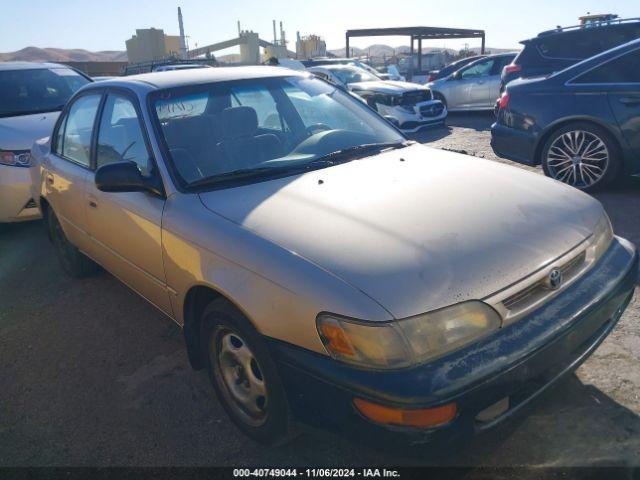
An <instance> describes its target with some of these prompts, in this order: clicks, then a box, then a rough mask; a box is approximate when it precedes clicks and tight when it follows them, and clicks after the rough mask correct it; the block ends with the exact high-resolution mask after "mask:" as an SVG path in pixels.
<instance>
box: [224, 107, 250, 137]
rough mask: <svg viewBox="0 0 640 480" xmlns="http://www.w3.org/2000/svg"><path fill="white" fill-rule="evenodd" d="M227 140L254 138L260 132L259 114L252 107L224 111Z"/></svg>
mask: <svg viewBox="0 0 640 480" xmlns="http://www.w3.org/2000/svg"><path fill="white" fill-rule="evenodd" d="M221 120H222V129H223V131H224V137H225V138H238V137H247V136H252V135H254V134H255V133H256V131H257V130H258V114H257V113H256V111H255V110H254V109H253V108H251V107H231V108H225V109H224V110H223V111H222V118H221Z"/></svg>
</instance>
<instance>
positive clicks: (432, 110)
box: [420, 103, 444, 117]
mask: <svg viewBox="0 0 640 480" xmlns="http://www.w3.org/2000/svg"><path fill="white" fill-rule="evenodd" d="M443 110H444V105H443V104H442V103H436V104H433V105H423V106H421V107H420V115H422V116H423V117H437V116H438V115H441V114H442V111H443Z"/></svg>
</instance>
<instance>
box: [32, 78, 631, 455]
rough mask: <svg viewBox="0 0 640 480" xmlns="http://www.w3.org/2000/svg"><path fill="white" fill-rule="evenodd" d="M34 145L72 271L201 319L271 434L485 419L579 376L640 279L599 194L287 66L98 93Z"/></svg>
mask: <svg viewBox="0 0 640 480" xmlns="http://www.w3.org/2000/svg"><path fill="white" fill-rule="evenodd" d="M294 99H295V100H294ZM300 99H304V102H303V103H300ZM299 105H301V106H299ZM274 116H275V117H276V118H278V119H279V120H280V122H279V124H278V125H277V126H274V127H269V126H267V122H268V121H269V119H271V118H274ZM33 155H34V157H36V158H37V163H38V165H39V166H40V168H41V178H42V182H41V185H40V195H39V196H38V202H39V203H40V205H41V206H42V209H43V212H44V213H45V214H46V218H47V225H48V228H49V232H50V235H51V238H52V240H53V244H54V247H55V250H56V252H57V254H58V256H59V258H60V261H61V263H62V266H63V267H64V269H65V270H66V271H67V272H69V273H70V274H72V275H75V276H83V275H87V274H89V273H90V272H91V271H92V269H93V268H94V263H93V261H95V262H97V263H99V264H101V265H102V266H103V267H104V268H106V269H107V270H109V271H110V272H112V273H113V274H114V275H116V276H117V277H118V278H120V279H121V280H123V281H124V282H126V283H127V285H129V286H130V287H131V288H133V289H134V290H135V291H136V292H138V293H139V294H140V295H142V296H143V297H144V298H146V299H147V300H149V301H150V302H151V303H152V304H153V305H155V306H156V307H157V308H158V309H160V310H161V311H162V312H164V313H165V314H166V315H168V316H169V317H170V318H172V319H173V320H174V321H175V322H176V323H178V324H179V325H181V326H183V328H184V337H185V341H186V346H187V352H188V356H189V359H190V362H191V364H192V366H193V367H194V368H197V369H201V368H206V369H207V372H208V374H209V378H210V380H211V383H212V384H213V387H214V389H215V390H216V392H217V395H218V398H219V400H220V402H221V404H222V405H223V406H224V408H225V409H226V411H227V412H228V414H229V416H230V417H231V419H232V420H233V421H234V422H235V424H236V425H237V426H238V427H239V428H240V429H241V430H242V431H243V432H245V433H246V434H247V435H249V436H250V437H252V438H254V439H256V440H258V441H261V442H264V443H269V444H274V443H278V442H281V441H283V440H285V439H287V438H288V436H289V434H290V432H291V426H292V424H293V423H294V420H301V421H306V422H312V423H314V424H316V425H318V426H324V427H334V426H335V427H339V428H342V429H345V430H349V431H351V432H353V433H354V434H357V435H359V436H360V437H361V438H364V437H365V436H366V437H367V438H369V437H372V436H375V435H378V436H380V437H379V438H382V439H385V440H387V441H393V440H398V439H399V438H402V439H406V438H410V439H411V440H413V441H420V442H425V441H432V442H434V443H442V442H445V441H448V440H460V439H462V438H464V437H467V436H472V435H474V434H476V433H480V432H482V431H486V430H488V429H489V428H491V427H493V426H495V425H497V424H499V423H500V422H501V421H503V420H505V419H507V418H510V417H513V416H514V415H515V414H516V413H517V412H519V411H522V409H523V407H525V406H527V405H529V404H530V403H531V402H532V400H534V399H535V398H537V397H539V396H540V395H541V393H542V392H544V391H545V390H546V389H547V388H548V387H549V386H550V385H552V384H554V383H555V382H557V381H558V380H559V379H560V378H562V377H563V376H565V375H567V374H568V373H570V372H572V371H573V370H575V369H576V368H577V367H578V366H579V365H580V363H581V362H582V361H584V360H585V359H586V358H587V357H588V356H589V355H590V354H591V353H592V352H593V351H594V349H595V348H596V347H597V346H598V345H599V344H600V342H601V341H602V340H603V339H604V338H605V337H606V336H607V335H608V334H609V333H610V332H611V330H612V329H613V328H614V326H615V324H616V322H617V321H618V319H619V318H620V315H621V314H622V312H623V311H624V309H625V307H626V306H627V304H628V303H629V301H630V300H631V297H632V296H633V292H634V288H635V285H636V281H637V274H638V271H637V270H638V255H637V253H636V251H635V248H634V247H633V245H632V244H631V243H629V242H627V241H626V240H624V239H621V238H619V237H615V236H614V235H613V232H612V229H611V224H610V222H609V219H608V217H607V215H606V213H605V212H604V209H603V208H602V205H601V204H600V203H599V202H598V201H597V200H595V199H594V198H592V197H590V196H588V195H585V194H583V193H581V192H579V191H577V190H575V189H572V188H569V187H567V186H565V185H562V184H560V183H558V182H553V181H550V180H549V179H546V178H544V177H543V176H540V175H535V174H532V173H530V172H526V171H522V170H520V169H516V168H513V167H510V166H507V165H503V164H500V163H497V162H491V161H483V160H478V159H471V158H470V157H467V156H466V155H460V154H456V153H452V152H445V151H440V150H435V149H432V148H429V147H425V146H423V145H420V144H416V143H413V142H408V141H407V140H406V138H405V137H404V136H403V135H402V134H401V133H400V132H398V130H397V129H395V128H393V127H392V126H391V125H389V124H388V122H385V121H384V120H383V119H382V118H381V117H380V116H379V115H377V114H375V113H374V112H373V111H372V110H371V109H370V108H368V107H367V106H366V105H364V104H363V103H362V102H360V101H358V100H356V99H355V98H353V96H351V95H349V94H348V93H346V92H344V91H342V90H340V89H337V88H335V87H334V86H332V85H330V84H328V83H326V82H323V81H321V80H318V79H316V78H313V77H312V76H311V75H308V74H306V73H298V72H294V71H292V70H288V69H281V68H273V67H235V68H224V69H223V68H220V69H201V70H189V71H182V72H174V73H173V74H172V75H157V74H147V75H141V76H137V77H133V78H131V77H129V78H128V79H127V78H125V79H114V80H108V81H105V82H98V83H95V84H93V85H90V86H88V87H85V88H84V89H83V90H82V91H81V92H79V93H78V94H77V95H76V96H75V97H74V98H73V99H72V100H71V101H70V102H69V104H68V105H67V107H66V108H65V111H64V113H63V114H62V115H61V117H60V119H59V120H58V122H57V124H56V127H55V129H54V132H53V135H52V136H51V138H50V139H49V140H47V141H42V142H38V143H36V144H35V145H34V149H33ZM506 178H508V181H505V179H506ZM89 258H91V259H92V260H90V259H89ZM80 301H81V299H80ZM91 321H92V319H91V317H88V318H87V322H89V323H90V322H91ZM89 328H90V327H89Z"/></svg>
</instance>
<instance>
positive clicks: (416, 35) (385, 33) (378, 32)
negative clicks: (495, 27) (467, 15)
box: [345, 27, 485, 71]
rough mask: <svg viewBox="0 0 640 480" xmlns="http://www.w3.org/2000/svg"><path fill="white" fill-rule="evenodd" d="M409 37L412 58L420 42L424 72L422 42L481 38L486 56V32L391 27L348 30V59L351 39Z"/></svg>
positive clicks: (419, 61) (346, 52)
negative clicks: (416, 42)
mask: <svg viewBox="0 0 640 480" xmlns="http://www.w3.org/2000/svg"><path fill="white" fill-rule="evenodd" d="M400 36H402V37H404V36H406V37H409V38H410V39H411V58H413V53H414V51H415V49H414V44H415V41H416V40H418V70H419V71H422V40H442V39H456V38H481V39H482V47H481V50H480V52H481V53H483V54H484V50H485V33H484V30H470V29H463V28H441V27H391V28H362V29H357V30H347V34H346V50H345V54H346V57H350V56H351V55H350V49H349V39H350V38H352V37H400Z"/></svg>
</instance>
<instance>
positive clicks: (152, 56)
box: [126, 28, 181, 63]
mask: <svg viewBox="0 0 640 480" xmlns="http://www.w3.org/2000/svg"><path fill="white" fill-rule="evenodd" d="M126 45H127V58H128V59H129V63H141V62H150V61H153V60H161V59H163V58H167V57H178V56H179V55H180V52H181V48H180V47H181V42H180V36H178V35H165V33H164V31H163V30H162V29H159V28H144V29H136V34H135V35H134V36H132V37H131V38H130V39H129V40H127V41H126Z"/></svg>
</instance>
